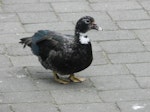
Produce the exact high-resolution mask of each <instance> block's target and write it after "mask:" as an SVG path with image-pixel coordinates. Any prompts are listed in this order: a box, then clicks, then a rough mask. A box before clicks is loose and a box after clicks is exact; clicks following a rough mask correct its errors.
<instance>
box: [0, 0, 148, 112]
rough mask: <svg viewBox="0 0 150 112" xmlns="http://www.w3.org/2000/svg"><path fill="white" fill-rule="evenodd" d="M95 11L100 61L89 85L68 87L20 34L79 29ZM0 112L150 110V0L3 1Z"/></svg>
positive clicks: (85, 73)
mask: <svg viewBox="0 0 150 112" xmlns="http://www.w3.org/2000/svg"><path fill="white" fill-rule="evenodd" d="M83 15H91V16H93V17H94V18H95V19H96V22H97V23H98V25H99V26H101V27H102V28H103V29H104V31H102V32H101V31H100V32H96V31H91V32H89V37H90V38H91V40H92V44H93V51H94V61H93V63H92V65H91V66H90V67H89V68H88V69H86V70H84V71H83V72H80V73H78V75H80V76H84V77H86V78H87V81H85V82H84V83H79V84H75V83H71V84H69V85H60V84H58V83H56V82H55V81H54V80H53V77H52V74H51V72H50V71H46V70H45V69H44V68H42V66H41V65H40V64H39V62H38V61H37V58H36V57H35V56H33V55H32V53H31V51H30V49H28V48H26V49H22V46H21V45H19V44H18V42H19V39H20V38H22V37H27V36H31V35H33V33H34V32H35V31H37V30H39V29H50V30H55V31H59V32H62V33H69V34H72V33H73V30H74V25H75V22H76V20H77V19H79V18H80V17H82V16H83ZM0 72H1V73H0V112H150V0H0Z"/></svg>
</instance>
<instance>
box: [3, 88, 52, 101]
mask: <svg viewBox="0 0 150 112" xmlns="http://www.w3.org/2000/svg"><path fill="white" fill-rule="evenodd" d="M1 95H2V96H3V97H2V98H1V103H31V102H32V103H34V102H38V103H42V102H51V103H53V102H54V101H53V98H52V97H51V95H50V94H49V92H47V91H29V92H13V93H1Z"/></svg>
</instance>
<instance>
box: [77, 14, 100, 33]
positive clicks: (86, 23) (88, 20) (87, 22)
mask: <svg viewBox="0 0 150 112" xmlns="http://www.w3.org/2000/svg"><path fill="white" fill-rule="evenodd" d="M92 29H94V30H102V28H101V27H98V26H97V24H95V20H94V18H93V17H91V16H84V17H82V18H80V19H79V20H78V21H77V24H76V27H75V34H78V33H86V32H87V31H89V30H92Z"/></svg>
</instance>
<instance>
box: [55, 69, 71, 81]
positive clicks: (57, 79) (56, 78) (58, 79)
mask: <svg viewBox="0 0 150 112" xmlns="http://www.w3.org/2000/svg"><path fill="white" fill-rule="evenodd" d="M53 75H54V78H55V81H57V82H58V83H60V84H68V83H69V82H70V81H68V80H63V79H60V78H59V76H58V75H57V72H55V71H53Z"/></svg>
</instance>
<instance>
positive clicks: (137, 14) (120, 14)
mask: <svg viewBox="0 0 150 112" xmlns="http://www.w3.org/2000/svg"><path fill="white" fill-rule="evenodd" d="M108 13H109V14H110V16H111V17H112V18H113V19H114V20H119V21H120V20H142V19H150V17H149V16H148V14H147V13H146V12H145V11H144V10H123V11H109V12H108Z"/></svg>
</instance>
